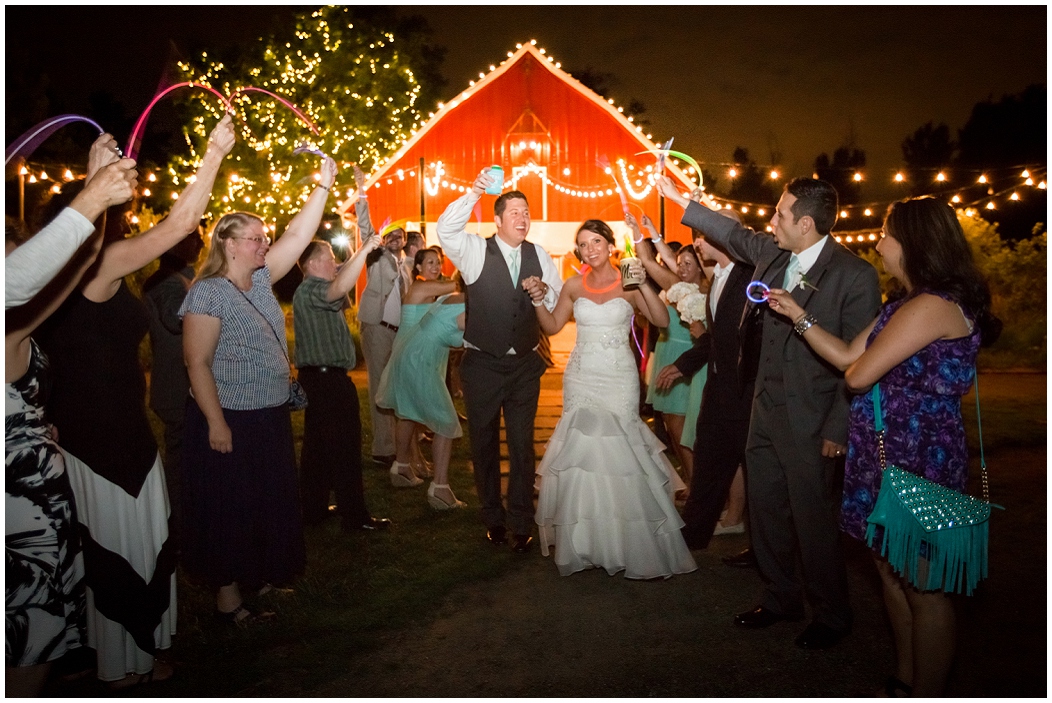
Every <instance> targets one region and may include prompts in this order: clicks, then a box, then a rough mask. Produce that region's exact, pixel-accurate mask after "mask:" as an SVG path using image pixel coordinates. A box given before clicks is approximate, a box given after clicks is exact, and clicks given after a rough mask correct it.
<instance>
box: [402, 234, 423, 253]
mask: <svg viewBox="0 0 1052 703" xmlns="http://www.w3.org/2000/svg"><path fill="white" fill-rule="evenodd" d="M414 242H419V244H417V246H418V247H423V246H424V235H422V234H420V233H419V232H417V231H415V230H413V231H409V232H406V233H405V246H404V247H402V251H405V252H408V251H409V247H411V246H413V243H414Z"/></svg>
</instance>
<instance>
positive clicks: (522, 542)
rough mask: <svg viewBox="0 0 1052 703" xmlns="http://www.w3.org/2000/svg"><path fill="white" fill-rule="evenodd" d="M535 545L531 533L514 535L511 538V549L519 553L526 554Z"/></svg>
mask: <svg viewBox="0 0 1052 703" xmlns="http://www.w3.org/2000/svg"><path fill="white" fill-rule="evenodd" d="M531 547H533V537H531V536H530V535H514V536H513V537H512V538H511V550H512V551H513V552H516V553H517V554H525V553H526V552H528V551H530V548H531Z"/></svg>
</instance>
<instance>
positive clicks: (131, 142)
mask: <svg viewBox="0 0 1052 703" xmlns="http://www.w3.org/2000/svg"><path fill="white" fill-rule="evenodd" d="M187 87H189V88H203V89H204V90H207V91H208V92H210V93H212V94H213V95H215V96H216V97H217V98H219V99H220V100H222V101H223V105H225V106H226V109H227V110H229V109H230V101H229V100H227V97H226V96H225V95H223V94H222V93H220V92H219V91H218V90H216V89H215V88H213V87H211V86H208V85H201V84H200V83H194V82H193V81H186V82H185V83H176V84H175V85H173V86H170V87H168V88H165V89H164V90H162V91H161V92H159V93H157V95H155V96H153V100H151V101H150V104H149V105H147V106H146V109H145V110H143V112H142V114H141V115H139V121H138V122H136V123H135V129H133V130H132V133H131V136H130V137H128V146H127V148H126V149H125V150H124V153H125V154H126V155H127V156H128V158H129V159H134V158H135V154H136V149H137V148H138V146H139V140H140V138H141V136H142V132H143V129H144V128H145V127H146V118H147V117H149V116H150V110H152V109H153V106H154V105H156V104H157V103H158V101H160V99H161V98H163V97H164V96H165V95H168V93H171V92H172V91H173V90H176V89H178V88H187Z"/></svg>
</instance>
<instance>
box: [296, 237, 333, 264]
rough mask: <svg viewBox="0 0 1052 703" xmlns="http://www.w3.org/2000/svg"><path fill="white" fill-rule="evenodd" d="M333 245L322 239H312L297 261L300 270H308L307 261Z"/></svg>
mask: <svg viewBox="0 0 1052 703" xmlns="http://www.w3.org/2000/svg"><path fill="white" fill-rule="evenodd" d="M327 246H331V245H330V244H329V243H328V242H326V241H324V240H321V239H312V240H310V242H309V243H308V244H307V246H306V247H305V248H304V249H303V253H302V254H300V258H299V260H298V261H297V262H296V263H297V264H298V265H299V267H300V271H304V272H306V270H307V263H308V262H309V261H310V260H311V259H313V258H314V257H315V255H317V254H319V253H321V251H322V249H323V248H324V247H327Z"/></svg>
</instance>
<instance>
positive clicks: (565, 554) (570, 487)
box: [536, 298, 697, 579]
mask: <svg viewBox="0 0 1052 703" xmlns="http://www.w3.org/2000/svg"><path fill="white" fill-rule="evenodd" d="M616 300H621V299H615V301H616ZM582 301H584V302H585V303H591V301H588V300H586V299H583V298H581V299H578V301H577V304H575V308H574V311H575V316H576V317H577V320H578V344H577V347H576V348H575V351H574V355H573V356H572V357H571V360H570V363H569V364H568V366H567V370H566V375H565V376H564V413H563V416H562V418H561V419H560V420H559V423H558V425H557V426H556V428H555V431H554V432H553V433H552V437H551V439H550V440H549V442H548V446H547V449H546V450H545V453H544V458H543V459H542V460H541V464H540V466H539V467H538V469H537V474H538V482H539V485H540V499H539V502H538V509H537V516H536V522H537V524H538V526H539V531H540V542H541V551H542V553H543V554H544V555H545V556H547V555H548V554H549V548H550V547H552V546H554V547H555V550H554V552H555V554H554V561H555V563H556V565H557V566H558V568H559V573H560V574H562V575H564V576H565V575H568V574H572V573H574V572H576V571H581V570H583V569H588V568H595V567H599V568H603V569H606V571H607V572H608V573H609V574H611V575H613V574H616V573H618V572H620V571H624V572H625V578H631V579H650V578H661V577H665V578H667V577H669V576H672V575H673V574H683V573H688V572H690V571H694V570H695V569H697V565H696V564H695V563H694V559H693V558H692V557H691V555H690V550H689V549H687V545H686V543H685V542H684V540H683V537H682V535H681V534H680V528H682V527H683V524H684V523H683V520H682V519H681V518H680V516H679V514H678V513H677V512H676V508H675V504H674V502H673V495H674V494H675V492H676V491H677V490H681V489H683V488H685V486H684V484H683V482H682V481H681V480H680V478H679V476H677V475H676V472H675V470H674V469H673V467H672V464H671V463H669V461H668V459H667V458H666V457H665V455H664V454H663V450H664V449H665V446H664V445H663V444H662V443H661V442H660V441H659V440H658V438H657V437H655V436H654V433H653V432H651V431H650V429H649V428H648V427H647V426H646V424H644V423H643V421H642V420H641V419H640V418H639V416H638V414H637V413H636V412H635V403H637V402H638V388H639V386H638V376H637V375H636V372H635V363H634V360H633V359H632V356H631V352H630V351H629V350H628V348H627V334H628V332H627V327H624V328H622V327H621V326H620V325H618V326H616V327H615V328H614V329H611V327H614V326H613V325H610V323H611V322H613V320H609V317H610V316H611V315H612V314H614V313H615V311H616V310H617V308H618V306H617V305H616V304H615V301H608V302H607V303H605V304H604V305H602V306H597V305H596V304H594V303H591V305H582V304H581V303H582ZM621 302H622V303H624V302H625V301H623V300H621ZM624 307H627V308H628V310H627V313H628V314H629V319H630V313H631V306H630V305H627V303H626V304H625V306H624ZM582 308H584V309H582ZM595 308H604V309H603V310H597V309H595ZM600 312H601V313H603V314H604V317H603V318H600V319H601V321H602V322H606V323H607V324H606V325H603V326H602V327H601V328H599V329H596V328H594V327H593V328H591V329H590V328H589V324H588V323H589V322H590V321H591V320H592V319H593V318H595V317H596V316H598V315H599V314H600ZM621 312H625V311H624V310H622V311H621ZM608 325H609V326H608ZM622 329H623V330H624V332H623V335H624V336H623V337H622V334H621V330H622ZM622 339H623V340H624V341H623V342H622Z"/></svg>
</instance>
